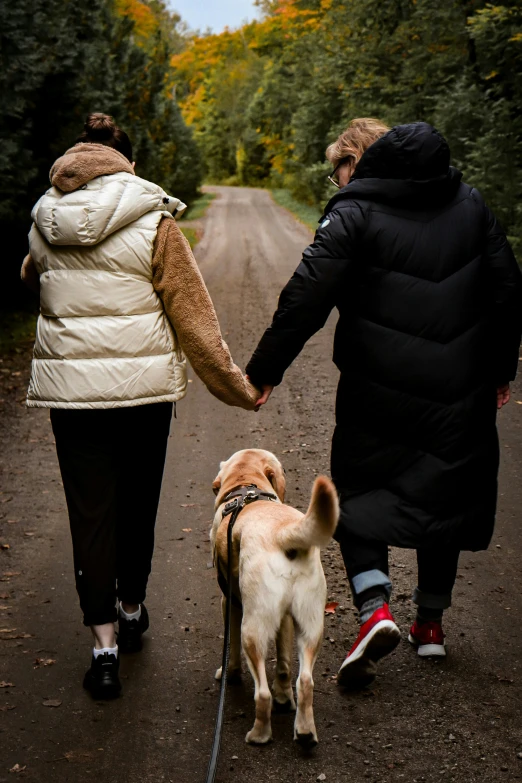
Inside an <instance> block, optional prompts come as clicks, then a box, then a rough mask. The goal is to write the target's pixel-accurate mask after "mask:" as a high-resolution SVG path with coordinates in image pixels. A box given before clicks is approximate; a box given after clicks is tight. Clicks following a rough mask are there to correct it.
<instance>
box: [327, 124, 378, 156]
mask: <svg viewBox="0 0 522 783" xmlns="http://www.w3.org/2000/svg"><path fill="white" fill-rule="evenodd" d="M389 130H390V129H389V128H388V126H387V125H385V124H384V123H383V122H381V121H380V120H375V119H372V117H361V118H359V119H357V120H352V121H351V123H350V124H349V125H348V127H347V128H346V130H345V131H343V132H342V133H341V135H340V136H339V138H338V139H337V140H336V141H334V142H333V144H330V145H329V147H327V149H326V157H327V159H328V160H329V161H330V163H331V164H332V165H333V167H334V168H335V167H336V166H337V165H338V164H339V161H341V160H342V159H343V158H348V157H350V156H351V157H353V158H354V165H357V163H358V162H359V160H360V158H361V156H362V154H363V153H364V152H366V150H367V149H368V147H370V146H371V145H372V144H373V143H374V141H377V139H380V138H381V136H384V134H385V133H388V131H389Z"/></svg>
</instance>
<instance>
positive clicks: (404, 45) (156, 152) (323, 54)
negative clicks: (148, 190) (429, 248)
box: [0, 0, 522, 301]
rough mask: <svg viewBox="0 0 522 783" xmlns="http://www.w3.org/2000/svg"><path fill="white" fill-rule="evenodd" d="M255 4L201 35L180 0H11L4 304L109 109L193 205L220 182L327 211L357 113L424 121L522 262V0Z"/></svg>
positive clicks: (2, 32) (149, 166) (0, 46)
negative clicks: (45, 210)
mask: <svg viewBox="0 0 522 783" xmlns="http://www.w3.org/2000/svg"><path fill="white" fill-rule="evenodd" d="M257 5H259V6H260V7H261V10H262V12H263V13H262V18H261V19H260V20H259V21H255V22H252V23H249V24H245V25H244V26H243V27H241V28H240V29H238V30H235V31H229V30H225V32H223V33H221V34H219V35H217V34H216V35H214V34H192V33H190V32H189V31H187V29H186V27H185V26H184V25H183V24H182V23H181V24H180V19H179V16H177V15H176V14H175V13H174V12H173V11H172V8H175V0H171V2H167V0H89V2H83V0H82V2H80V0H17V2H16V3H8V2H6V0H3V2H0V94H1V96H2V101H1V104H0V139H1V144H0V230H1V232H2V242H3V252H4V257H5V258H6V263H4V267H3V273H4V285H3V286H1V287H0V289H1V292H0V301H1V299H2V295H3V298H4V299H5V297H6V296H7V297H8V298H9V297H10V296H11V293H10V292H11V291H12V290H13V286H11V285H10V282H11V283H13V285H14V281H15V279H16V278H17V277H18V270H19V266H20V261H21V258H22V256H23V254H24V253H25V250H26V247H27V239H26V235H27V231H28V229H29V225H30V210H31V207H32V205H33V204H34V203H35V201H36V200H37V198H38V197H39V196H40V195H41V194H42V193H43V192H44V191H45V189H46V188H47V187H48V182H49V180H48V172H49V168H50V166H51V164H52V162H53V161H54V159H55V158H56V157H58V156H59V155H60V154H62V153H63V152H64V150H65V149H66V148H67V147H68V146H70V145H71V144H72V143H74V141H75V138H76V136H77V135H78V133H79V132H80V131H81V128H82V125H83V120H84V117H85V115H86V114H87V113H88V112H90V111H104V112H107V113H109V114H112V115H113V116H114V117H115V119H116V121H117V122H118V123H119V124H120V125H121V126H122V127H123V128H125V129H126V130H127V131H128V133H129V135H130V137H131V139H132V141H133V143H134V149H135V157H136V163H137V172H138V173H139V174H140V175H141V176H143V177H145V178H146V179H150V180H153V181H155V182H157V183H158V184H160V185H161V186H162V187H164V188H165V189H166V190H168V191H170V192H171V193H173V194H175V195H176V196H178V197H180V198H182V199H184V200H187V201H190V200H191V199H192V198H193V197H194V195H195V194H196V192H197V190H198V188H199V186H200V184H201V182H202V181H203V178H205V179H206V180H207V181H208V182H222V183H223V182H224V183H230V184H237V185H250V184H256V185H257V184H262V185H266V186H270V187H276V188H284V189H286V190H288V191H290V192H291V194H292V195H293V196H294V197H295V198H297V199H298V200H300V201H302V202H303V203H308V204H311V205H317V206H320V205H322V204H324V201H325V200H326V199H327V197H328V192H329V190H328V185H327V182H326V178H325V174H326V173H327V171H328V164H327V163H326V162H325V157H324V151H325V148H326V146H327V144H328V143H329V142H331V141H332V140H334V139H335V137H336V136H337V134H338V133H339V132H340V131H341V130H342V129H343V128H344V127H345V126H346V124H347V123H348V121H349V120H350V119H352V118H354V117H361V116H374V117H378V118H380V119H382V120H384V121H386V122H387V123H388V124H390V125H393V124H397V123H404V122H411V121H415V120H421V119H422V120H427V121H428V122H432V123H433V124H434V125H435V126H436V127H438V128H439V130H440V131H442V133H444V134H445V135H446V136H447V138H448V140H449V142H450V145H451V149H452V153H453V163H454V165H456V166H457V167H459V168H460V169H462V171H463V173H464V177H465V179H466V181H468V182H470V183H471V184H473V185H475V186H476V187H478V188H479V189H480V190H481V191H482V193H483V195H484V197H485V198H486V200H487V201H488V202H489V203H490V204H491V206H492V207H493V209H494V210H495V212H496V213H497V215H498V217H499V218H500V220H501V221H502V223H503V224H504V226H505V228H506V230H507V232H508V234H509V236H510V238H511V240H512V242H513V245H514V247H515V250H516V252H517V253H518V256H519V258H522V201H521V195H522V192H521V191H522V2H521V0H506V2H504V3H503V4H502V5H492V4H491V3H485V2H482V1H481V0H387V2H383V0H257ZM180 107H181V110H180ZM15 287H16V286H15Z"/></svg>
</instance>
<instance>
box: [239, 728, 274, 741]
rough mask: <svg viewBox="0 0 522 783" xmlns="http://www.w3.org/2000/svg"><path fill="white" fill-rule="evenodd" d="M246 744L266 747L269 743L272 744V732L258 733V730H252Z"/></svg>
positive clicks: (246, 738) (247, 736)
mask: <svg viewBox="0 0 522 783" xmlns="http://www.w3.org/2000/svg"><path fill="white" fill-rule="evenodd" d="M245 742H247V743H248V744H249V745H266V744H267V743H268V742H272V730H271V729H268V730H267V731H258V730H257V729H255V728H254V729H251V730H250V731H249V732H248V734H247V735H246V737H245Z"/></svg>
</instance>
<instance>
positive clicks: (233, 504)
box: [222, 498, 239, 518]
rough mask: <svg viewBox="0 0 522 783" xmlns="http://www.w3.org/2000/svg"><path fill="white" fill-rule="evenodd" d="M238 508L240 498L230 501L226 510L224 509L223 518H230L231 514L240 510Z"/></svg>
mask: <svg viewBox="0 0 522 783" xmlns="http://www.w3.org/2000/svg"><path fill="white" fill-rule="evenodd" d="M238 506H239V499H238V498H234V500H230V501H229V502H228V503H227V504H226V506H225V508H224V509H223V513H222V518H224V517H226V516H228V515H229V514H231V513H232V511H235V510H236V508H238Z"/></svg>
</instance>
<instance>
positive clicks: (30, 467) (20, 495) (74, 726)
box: [0, 188, 522, 783]
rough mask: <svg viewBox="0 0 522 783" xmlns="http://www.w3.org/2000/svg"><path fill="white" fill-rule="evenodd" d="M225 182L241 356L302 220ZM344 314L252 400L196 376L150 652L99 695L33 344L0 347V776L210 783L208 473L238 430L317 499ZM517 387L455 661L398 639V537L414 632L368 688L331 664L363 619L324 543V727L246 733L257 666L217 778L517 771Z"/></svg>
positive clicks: (394, 779) (172, 466) (175, 435)
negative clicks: (310, 746) (296, 741)
mask: <svg viewBox="0 0 522 783" xmlns="http://www.w3.org/2000/svg"><path fill="white" fill-rule="evenodd" d="M216 190H217V191H218V193H219V197H218V198H217V199H215V200H214V202H213V203H212V206H211V207H210V210H209V212H208V214H207V217H206V218H205V233H204V237H203V240H202V242H201V243H200V245H199V246H198V248H197V250H196V255H197V258H198V261H199V263H200V266H201V270H202V273H203V275H204V277H205V280H206V282H207V284H208V287H209V289H210V292H211V295H212V297H213V299H214V302H215V304H216V308H217V310H218V315H219V318H220V322H221V325H222V329H223V332H224V334H225V336H226V339H227V341H228V342H229V344H230V346H231V349H232V353H233V355H234V357H235V359H236V361H237V362H238V363H239V364H240V365H242V366H244V365H245V363H246V361H247V360H248V358H249V356H250V354H251V352H252V350H253V348H254V347H255V345H256V342H257V339H258V338H259V336H260V334H261V331H262V329H263V328H264V327H265V325H267V324H268V322H269V320H270V317H271V314H272V312H273V310H274V308H275V306H276V300H277V295H278V293H279V290H280V288H281V286H282V284H283V283H284V282H285V281H286V280H287V279H288V277H289V276H290V274H291V272H292V271H293V269H294V268H295V266H296V264H297V263H298V260H299V257H300V253H301V251H302V249H303V248H304V247H305V245H306V244H307V243H308V242H309V240H310V234H309V232H308V231H307V229H305V228H304V227H302V226H301V225H300V224H298V223H297V222H296V221H295V220H294V219H293V218H292V217H291V216H290V215H289V214H288V213H287V212H285V211H284V210H283V209H281V208H280V207H277V206H275V205H274V204H273V203H272V201H271V199H270V196H269V194H268V193H267V192H265V191H260V190H249V189H235V188H217V189H216ZM333 326H334V319H332V320H331V321H330V322H329V323H328V325H327V326H326V328H325V329H324V330H323V332H322V333H320V334H319V335H317V336H316V337H314V339H313V340H311V341H310V343H309V345H307V347H306V348H305V350H304V351H303V353H302V355H301V356H300V357H299V358H298V360H297V361H296V362H295V365H294V366H293V367H292V368H291V369H290V371H289V372H288V374H287V377H286V379H285V382H284V384H283V385H282V386H281V387H280V388H278V389H277V390H276V392H275V393H274V395H273V397H272V399H271V400H270V403H269V405H268V406H267V407H266V409H264V410H263V411H261V412H260V413H259V414H257V415H254V414H248V413H246V412H243V411H239V410H237V409H230V408H226V407H225V406H223V405H221V404H220V403H219V402H218V401H217V400H215V399H214V398H212V397H211V396H210V394H209V393H208V392H207V391H206V389H205V388H204V387H203V386H202V384H201V383H200V382H199V381H198V380H197V379H196V378H194V377H193V376H192V378H193V380H192V382H191V384H190V388H189V394H188V396H187V398H186V399H185V400H184V401H183V402H182V403H180V404H179V405H178V418H177V420H174V421H173V424H172V430H171V439H170V447H169V453H168V459H167V465H166V472H165V480H164V485H163V494H162V500H161V507H160V512H159V518H158V527H157V547H156V555H155V560H154V569H153V575H152V578H151V582H150V590H149V595H148V599H147V605H148V608H149V611H150V614H151V619H152V628H151V633H150V634H149V639H148V642H147V645H146V648H145V650H144V651H143V653H142V654H141V655H137V656H133V657H127V658H125V659H123V660H122V676H123V684H124V695H123V697H122V698H121V699H120V700H118V701H117V702H114V703H108V704H102V703H94V702H92V701H91V699H90V697H89V696H88V695H87V694H86V693H85V692H84V691H83V690H82V688H81V681H82V677H83V673H84V670H85V668H86V666H87V664H88V661H89V650H90V639H89V633H88V631H87V630H85V629H84V628H83V627H82V625H81V622H80V613H79V609H78V606H77V601H76V594H75V590H74V582H73V573H72V559H71V547H70V542H69V534H68V529H67V516H66V511H65V503H64V499H63V494H62V488H61V484H60V477H59V472H58V467H57V462H56V456H55V453H54V447H53V439H52V433H51V428H50V425H49V420H48V415H47V412H46V411H26V410H25V409H24V407H23V405H22V403H21V401H20V400H21V399H22V398H23V396H24V392H25V384H26V381H27V375H28V356H27V352H26V353H21V354H19V353H18V354H15V353H12V354H10V355H8V356H5V357H4V359H3V363H1V364H0V369H1V370H2V372H1V373H0V376H1V380H0V383H1V386H0V398H3V402H2V403H0V406H1V407H0V411H1V415H2V425H1V426H2V429H1V430H0V437H1V438H2V453H1V456H0V460H1V468H2V476H1V490H2V494H0V544H1V545H3V546H4V547H7V546H8V547H9V548H4V549H3V550H1V551H0V580H1V581H0V628H1V629H2V630H1V631H0V638H1V639H2V641H0V656H1V657H0V710H1V711H0V721H1V727H2V728H1V733H0V781H9V783H11V782H12V781H13V780H14V779H16V777H17V776H19V777H20V778H22V777H23V778H25V779H26V780H28V781H35V782H36V781H38V782H39V783H64V781H73V782H74V783H84V781H85V782H86V781H92V780H99V781H105V780H107V781H112V782H113V783H145V781H173V782H174V783H199V781H204V778H205V771H206V767H207V762H208V754H209V749H210V743H211V737H212V731H213V725H214V718H215V710H216V704H217V686H216V684H215V682H214V679H213V675H214V671H215V669H216V667H217V666H218V664H219V659H220V655H221V644H222V641H221V633H222V629H221V618H220V607H219V601H220V598H219V596H220V593H219V590H218V588H217V586H216V582H215V576H214V572H213V570H212V569H211V568H209V559H210V555H209V543H208V531H209V525H210V520H211V517H212V504H213V494H212V491H211V482H212V480H213V478H214V476H215V474H216V472H217V469H218V464H219V461H220V460H221V459H224V458H226V457H228V456H229V455H230V454H231V453H233V452H234V451H235V450H237V449H238V448H243V447H246V446H258V447H263V448H268V449H270V450H272V451H274V452H275V453H276V454H278V455H279V456H280V457H281V459H282V460H283V462H284V464H285V466H286V469H287V473H288V489H289V495H288V501H289V502H290V503H292V504H294V505H296V506H297V507H299V508H301V509H304V508H305V507H306V505H307V501H308V496H309V491H310V486H311V483H312V479H313V477H314V475H315V474H316V473H318V472H323V471H328V464H329V458H328V451H329V440H330V436H331V432H332V428H333V398H334V391H335V386H336V381H337V373H336V371H335V368H334V367H333V365H332V363H331V360H330V356H331V344H332V332H333ZM520 389H521V387H520V386H519V387H518V390H519V393H518V394H517V389H516V388H515V401H514V402H512V404H511V405H510V406H509V407H508V408H507V409H506V410H505V412H502V414H501V416H500V426H501V443H502V444H503V447H504V448H503V464H502V476H501V495H500V504H499V518H498V526H497V532H496V535H495V538H494V542H493V545H492V547H491V549H490V550H489V551H488V552H487V553H481V554H473V555H470V554H466V555H464V556H463V557H462V563H461V568H460V571H459V579H458V582H457V588H456V591H455V607H454V608H453V609H452V610H450V612H448V616H447V620H446V630H447V641H448V648H449V656H448V659H447V660H446V661H445V662H444V663H439V664H435V663H432V662H427V661H421V660H419V659H418V658H417V656H416V655H415V653H414V651H413V650H412V649H411V648H410V647H409V645H408V643H407V642H406V641H405V638H406V636H407V633H406V632H407V629H408V627H409V622H410V619H411V617H412V614H413V607H412V605H411V603H410V601H409V595H410V592H411V588H412V587H413V586H414V583H415V573H414V559H413V557H412V554H411V553H409V552H404V551H397V550H394V551H393V553H392V555H391V562H392V563H393V566H392V573H393V577H394V585H395V593H394V603H393V609H394V613H395V616H396V619H397V621H398V623H399V625H400V626H401V628H402V630H403V632H404V641H403V642H402V643H401V645H400V646H399V648H398V649H397V650H396V652H395V653H394V654H393V655H391V656H390V657H389V658H388V659H387V660H386V661H385V662H383V664H382V666H381V670H380V676H379V677H378V679H377V682H376V685H375V687H374V688H373V689H372V690H371V691H367V692H363V693H361V694H359V695H344V694H342V693H340V692H339V691H338V689H337V687H336V684H335V681H334V676H335V672H336V671H337V668H338V666H339V664H340V662H341V661H342V659H343V655H344V654H345V652H346V649H347V647H348V646H349V645H350V644H351V642H352V641H353V639H354V637H355V634H356V629H357V625H356V618H355V614H354V611H353V608H352V605H351V601H350V598H349V594H348V585H347V582H346V578H345V576H344V572H343V569H342V566H341V561H340V558H339V556H338V554H337V549H336V546H335V545H332V546H331V547H330V548H329V549H328V550H327V551H326V552H325V553H324V557H323V561H324V565H325V571H326V575H327V580H328V593H329V598H330V599H331V600H335V601H338V602H339V603H340V606H339V608H338V610H337V612H336V614H335V615H332V616H329V617H328V618H327V619H326V629H325V643H324V647H323V650H322V653H321V656H320V658H319V661H318V664H317V668H316V676H315V683H316V691H315V692H316V697H315V710H316V721H317V727H318V732H319V738H320V740H321V743H320V745H319V747H318V748H317V749H316V750H315V751H314V752H313V753H311V754H310V755H307V756H306V755H305V756H304V755H303V754H302V752H301V751H300V749H299V748H297V747H294V745H293V743H292V721H293V718H292V716H288V715H286V716H275V717H274V739H275V741H274V742H273V743H272V744H271V745H270V746H268V747H265V748H261V749H260V748H253V747H248V746H246V745H245V743H244V736H245V734H246V732H247V730H248V729H249V728H250V727H251V724H252V720H253V702H252V684H251V679H250V675H249V674H248V673H246V674H245V677H244V685H243V686H241V687H231V688H230V689H229V695H228V700H227V707H226V725H225V736H224V741H223V746H222V754H221V763H220V770H219V773H218V780H219V781H220V783H232V781H237V783H247V781H248V783H253V781H255V782H256V783H265V781H288V782H289V783H297V782H299V783H301V782H302V783H308V781H310V782H312V781H316V780H318V779H319V780H326V783H344V781H350V782H351V783H360V781H366V780H369V781H378V782H379V783H400V781H427V782H429V783H432V782H433V781H440V780H443V781H458V782H459V783H474V781H484V783H495V782H496V781H508V783H511V782H512V781H516V780H521V779H522V737H521V733H520V731H521V730H520V707H521V695H522V687H521V683H522V671H521V660H520V646H521V645H520V643H521V639H522V630H521V624H520V617H521V614H522V598H521V578H520V557H521V544H522V535H521V532H520V531H521V526H520V516H521V494H522V493H521V490H522V483H521V476H520V465H521V464H522V429H521V421H522V418H521V415H522V410H521V408H520V407H519V405H518V404H516V400H517V399H520V400H521V401H522V393H521V391H520ZM16 765H18V766H16ZM20 769H21V770H22V771H17V770H20ZM9 770H11V772H9ZM13 770H14V771H13ZM322 775H324V776H325V777H324V778H323V777H321V776H322Z"/></svg>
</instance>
